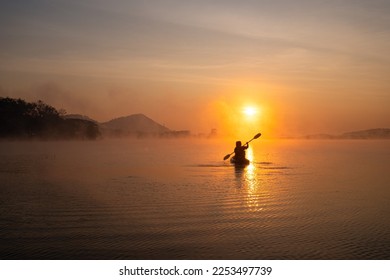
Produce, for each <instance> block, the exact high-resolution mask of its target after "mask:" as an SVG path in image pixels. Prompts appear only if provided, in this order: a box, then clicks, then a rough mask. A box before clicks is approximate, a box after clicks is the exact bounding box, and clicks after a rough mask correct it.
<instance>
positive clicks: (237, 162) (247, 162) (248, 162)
mask: <svg viewBox="0 0 390 280" xmlns="http://www.w3.org/2000/svg"><path fill="white" fill-rule="evenodd" d="M230 163H233V164H234V165H248V164H250V161H249V160H248V159H246V158H245V159H243V160H239V161H237V160H236V157H232V158H231V159H230Z"/></svg>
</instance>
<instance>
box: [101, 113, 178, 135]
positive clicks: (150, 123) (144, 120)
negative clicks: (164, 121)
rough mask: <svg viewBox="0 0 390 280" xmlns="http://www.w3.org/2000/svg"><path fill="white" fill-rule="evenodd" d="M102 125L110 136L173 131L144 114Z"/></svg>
mask: <svg viewBox="0 0 390 280" xmlns="http://www.w3.org/2000/svg"><path fill="white" fill-rule="evenodd" d="M100 127H101V129H102V131H103V133H105V134H108V135H109V136H157V135H162V134H164V133H169V132H170V131H171V130H170V129H168V128H167V127H165V126H163V125H161V124H159V123H157V122H155V121H154V120H152V119H150V118H148V117H147V116H145V115H143V114H134V115H130V116H126V117H120V118H116V119H113V120H110V121H108V122H104V123H101V124H100Z"/></svg>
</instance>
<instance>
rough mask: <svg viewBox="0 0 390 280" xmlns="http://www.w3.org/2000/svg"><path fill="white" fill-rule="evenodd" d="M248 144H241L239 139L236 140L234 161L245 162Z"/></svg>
mask: <svg viewBox="0 0 390 280" xmlns="http://www.w3.org/2000/svg"><path fill="white" fill-rule="evenodd" d="M248 147H249V144H248V143H246V144H245V145H244V146H242V144H241V141H237V142H236V147H235V148H234V158H235V161H236V162H246V161H247V159H246V158H245V150H246V149H248Z"/></svg>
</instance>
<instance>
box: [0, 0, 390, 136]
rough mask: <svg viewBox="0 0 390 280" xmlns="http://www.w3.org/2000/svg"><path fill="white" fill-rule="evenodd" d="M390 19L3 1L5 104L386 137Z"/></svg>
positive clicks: (184, 125)
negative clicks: (253, 111)
mask: <svg viewBox="0 0 390 280" xmlns="http://www.w3.org/2000/svg"><path fill="white" fill-rule="evenodd" d="M389 15H390V3H388V1H381V0H374V1H359V0H356V1H346V0H345V1H309V0H299V1H287V0H284V1H281V0H273V1H268V0H264V1H252V0H241V1H232V0H227V1H217V0H207V1H205V0H198V1H179V0H166V1H138V0H137V1H136V0H133V1H103V0H98V1H92V0H84V1H56V2H55V4H53V3H52V2H50V1H44V0H39V1H2V3H1V4H0V23H1V24H0V41H1V42H2V43H1V45H0V96H10V97H20V98H23V99H26V100H28V101H35V100H37V99H42V100H43V101H45V102H47V103H49V104H51V105H53V106H55V107H56V108H64V109H66V111H67V112H68V113H79V114H84V115H88V116H90V117H91V118H94V119H96V120H98V121H106V120H109V119H111V118H114V117H119V116H123V115H129V114H133V113H144V114H146V115H147V116H149V117H151V118H152V119H154V120H156V121H157V122H160V123H162V124H164V125H166V126H167V127H169V128H171V129H175V130H182V129H189V130H191V131H192V132H193V133H198V132H205V133H208V132H209V131H210V130H211V129H212V128H216V129H218V131H220V132H221V133H223V134H229V133H233V134H240V133H241V131H251V132H252V133H251V134H254V133H256V132H258V131H261V132H263V135H264V134H265V135H270V136H289V135H293V136H294V135H302V134H311V133H340V132H344V131H350V130H358V129H367V128H377V127H390V111H389V110H388V104H390V79H389V78H388V76H389V73H390V53H389V51H388V50H389V49H390V31H389V30H390V16H389ZM247 105H252V106H256V107H257V108H258V109H259V114H257V115H255V116H254V117H253V118H250V119H248V118H247V117H245V116H244V114H242V108H243V107H244V106H247ZM242 133H243V132H242Z"/></svg>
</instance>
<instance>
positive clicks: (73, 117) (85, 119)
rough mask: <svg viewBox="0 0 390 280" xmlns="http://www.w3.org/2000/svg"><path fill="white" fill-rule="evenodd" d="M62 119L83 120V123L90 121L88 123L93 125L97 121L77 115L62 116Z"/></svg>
mask: <svg viewBox="0 0 390 280" xmlns="http://www.w3.org/2000/svg"><path fill="white" fill-rule="evenodd" d="M63 118H64V119H66V120H70V119H71V120H83V121H90V122H93V123H96V124H97V123H98V122H97V121H95V120H94V119H91V118H90V117H88V116H84V115H79V114H68V115H65V116H63Z"/></svg>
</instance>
